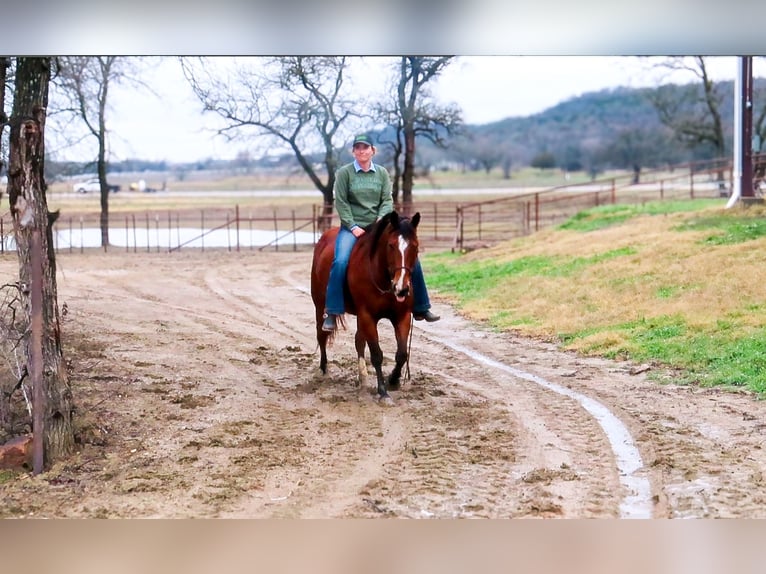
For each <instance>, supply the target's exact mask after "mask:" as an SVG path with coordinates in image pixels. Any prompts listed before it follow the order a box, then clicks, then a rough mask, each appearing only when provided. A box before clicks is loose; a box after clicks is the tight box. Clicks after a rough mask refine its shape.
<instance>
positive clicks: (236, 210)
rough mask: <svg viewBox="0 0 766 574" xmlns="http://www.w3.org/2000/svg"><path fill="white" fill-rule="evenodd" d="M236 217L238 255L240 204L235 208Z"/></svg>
mask: <svg viewBox="0 0 766 574" xmlns="http://www.w3.org/2000/svg"><path fill="white" fill-rule="evenodd" d="M234 217H235V218H236V219H237V221H236V222H235V225H236V226H237V253H239V204H237V205H235V206H234Z"/></svg>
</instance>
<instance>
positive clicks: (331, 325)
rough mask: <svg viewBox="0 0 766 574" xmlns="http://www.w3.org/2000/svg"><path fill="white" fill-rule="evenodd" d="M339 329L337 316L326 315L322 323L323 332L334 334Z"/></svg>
mask: <svg viewBox="0 0 766 574" xmlns="http://www.w3.org/2000/svg"><path fill="white" fill-rule="evenodd" d="M337 328H338V323H337V321H336V318H335V315H330V314H328V313H325V314H324V321H323V322H322V331H327V332H332V331H334V330H335V329H337Z"/></svg>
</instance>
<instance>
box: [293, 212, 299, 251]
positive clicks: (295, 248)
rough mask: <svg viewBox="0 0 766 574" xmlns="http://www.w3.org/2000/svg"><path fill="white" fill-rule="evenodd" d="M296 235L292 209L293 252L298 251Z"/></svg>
mask: <svg viewBox="0 0 766 574" xmlns="http://www.w3.org/2000/svg"><path fill="white" fill-rule="evenodd" d="M296 235H297V231H296V230H295V210H294V209H293V251H298V238H297V237H296Z"/></svg>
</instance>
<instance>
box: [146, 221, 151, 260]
mask: <svg viewBox="0 0 766 574" xmlns="http://www.w3.org/2000/svg"><path fill="white" fill-rule="evenodd" d="M150 243H151V242H150V241H149V212H148V211H147V212H146V252H147V253H149V250H150V247H149V245H150Z"/></svg>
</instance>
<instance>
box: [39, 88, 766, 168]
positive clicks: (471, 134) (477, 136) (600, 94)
mask: <svg viewBox="0 0 766 574" xmlns="http://www.w3.org/2000/svg"><path fill="white" fill-rule="evenodd" d="M519 89H523V86H520V87H519ZM658 90H662V94H663V98H664V100H665V101H673V102H674V103H673V105H674V106H675V109H674V113H676V114H679V115H680V114H684V115H685V116H687V117H689V118H696V120H695V121H698V122H699V123H700V124H701V125H702V124H704V123H705V122H707V121H708V120H709V118H707V117H706V114H707V113H709V112H708V110H706V109H702V108H700V105H699V97H700V95H701V92H702V86H701V85H699V86H696V85H693V84H686V85H664V86H661V87H658V88H625V87H620V88H614V89H606V90H601V91H597V92H590V93H586V94H583V95H581V96H578V97H574V98H571V99H569V100H566V101H564V102H562V103H560V104H557V105H556V106H553V107H551V108H548V109H547V110H545V111H543V112H540V113H538V114H534V115H530V116H526V117H509V118H506V119H503V120H500V121H497V122H491V123H487V124H481V125H472V124H467V125H465V126H463V130H462V133H461V134H459V135H453V136H448V137H446V139H447V142H448V147H447V148H446V149H442V148H439V147H436V146H435V145H434V144H432V143H431V142H430V141H428V140H425V139H423V140H422V141H421V140H418V147H417V164H418V168H419V169H420V170H421V171H428V170H433V169H440V170H450V169H457V170H486V171H488V172H489V171H491V170H496V169H497V168H501V169H502V170H503V172H504V173H505V175H506V176H507V177H510V173H511V170H512V169H516V168H520V167H525V166H532V167H539V168H541V169H545V168H560V169H563V170H568V171H580V170H586V171H589V172H591V173H592V174H594V175H595V174H597V173H599V172H601V171H604V170H606V169H634V170H639V169H642V168H654V167H661V166H663V165H668V164H676V163H682V162H687V161H693V160H700V159H710V158H712V157H716V156H718V155H720V153H719V150H717V149H715V148H714V147H713V146H712V145H709V144H708V143H706V142H704V141H702V142H693V141H691V142H690V141H689V140H688V138H687V139H686V140H684V139H683V138H680V137H679V135H678V133H676V132H675V131H674V130H673V129H672V128H671V127H668V126H667V125H665V124H663V122H662V121H660V114H659V113H658V110H657V107H656V104H655V103H653V101H652V100H653V96H656V95H657V93H658ZM716 93H717V94H718V97H719V100H720V101H719V105H718V110H719V113H720V116H721V123H722V125H723V128H724V135H725V140H726V142H727V152H728V150H731V146H732V138H733V125H734V95H735V94H734V82H732V81H729V82H718V83H717V84H716ZM690 95H692V96H694V97H690ZM655 99H656V98H655ZM754 102H755V105H754V110H755V111H754V116H756V117H757V116H759V112H760V110H762V109H764V108H766V80H764V79H761V78H756V79H755V81H754ZM759 128H760V129H763V126H760V125H759ZM754 133H756V134H758V133H759V132H758V130H755V132H754ZM379 135H380V136H385V135H386V134H379ZM382 139H385V138H382ZM756 145H757V144H756ZM314 159H315V160H316V162H317V163H321V161H322V158H321V157H320V156H319V155H317V157H316V158H314ZM350 159H351V158H350V156H348V152H347V151H346V150H344V151H343V152H342V157H341V160H342V161H348V160H350ZM389 159H390V156H389V155H388V150H387V146H385V145H380V146H379V155H378V160H379V161H380V162H381V163H383V164H384V165H385V164H386V162H387V161H388V160H389ZM94 165H95V164H94V163H93V162H90V163H89V162H56V161H52V160H47V161H46V172H47V173H46V176H47V177H48V178H49V180H56V179H61V178H66V177H71V176H75V175H80V174H84V173H92V172H93V171H94ZM298 167H299V166H298V164H297V161H296V159H295V156H294V155H292V154H285V155H284V156H278V157H274V156H268V157H253V156H252V155H251V154H250V152H249V151H247V150H241V151H238V153H237V156H236V158H235V159H228V160H223V159H214V158H210V159H205V160H199V161H193V162H188V163H169V162H167V161H147V160H142V159H127V160H123V161H119V162H111V163H109V169H108V171H109V173H111V174H119V173H127V172H152V171H162V172H175V173H177V174H184V173H189V172H191V171H201V170H218V171H222V172H227V171H228V172H231V173H236V172H255V171H258V170H265V169H280V170H282V169H284V170H294V169H296V168H298Z"/></svg>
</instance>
